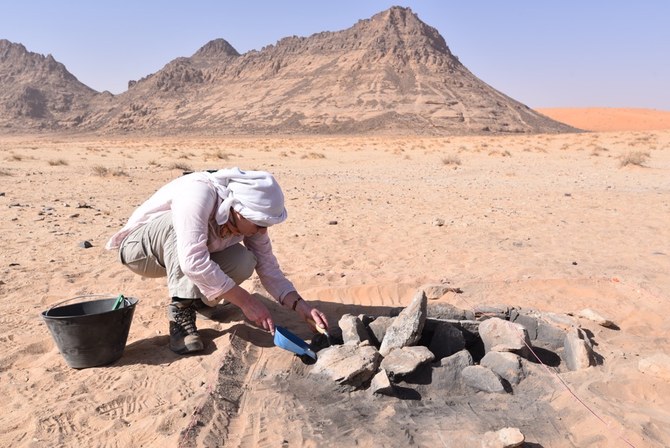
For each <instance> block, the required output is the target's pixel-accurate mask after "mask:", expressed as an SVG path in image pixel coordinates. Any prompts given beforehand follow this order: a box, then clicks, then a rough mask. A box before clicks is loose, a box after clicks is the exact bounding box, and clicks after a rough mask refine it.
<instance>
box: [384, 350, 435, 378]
mask: <svg viewBox="0 0 670 448" xmlns="http://www.w3.org/2000/svg"><path fill="white" fill-rule="evenodd" d="M433 359H435V356H434V355H433V353H432V352H431V351H430V350H428V348H427V347H424V346H422V345H416V346H413V347H401V348H395V349H393V350H391V352H390V353H389V354H388V355H386V357H385V358H384V359H383V360H382V362H381V365H380V367H381V368H382V369H384V370H386V372H388V375H389V377H390V378H391V380H392V381H396V380H398V379H400V378H402V377H403V376H405V375H408V374H410V373H412V372H414V371H415V370H416V369H417V368H418V367H419V366H421V365H422V364H425V363H427V362H429V361H432V360H433Z"/></svg>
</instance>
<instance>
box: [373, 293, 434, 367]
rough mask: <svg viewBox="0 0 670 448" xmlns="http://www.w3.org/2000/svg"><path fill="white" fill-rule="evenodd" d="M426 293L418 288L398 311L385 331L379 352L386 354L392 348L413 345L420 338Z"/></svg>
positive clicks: (424, 315)
mask: <svg viewBox="0 0 670 448" xmlns="http://www.w3.org/2000/svg"><path fill="white" fill-rule="evenodd" d="M427 302H428V298H427V297H426V293H425V292H423V291H421V290H419V291H418V292H417V293H416V294H415V295H414V298H413V299H412V302H411V303H410V304H409V305H408V306H407V308H405V309H404V310H402V311H401V312H400V314H399V315H398V316H397V317H396V318H395V319H394V320H393V323H392V324H391V326H390V327H389V328H388V330H387V331H386V335H385V336H384V339H383V340H382V343H381V347H380V348H379V353H381V355H382V356H386V355H388V354H389V353H390V352H391V350H393V349H394V348H400V347H407V346H411V345H415V344H416V343H417V342H418V341H419V339H420V338H421V331H423V326H424V324H425V322H426V305H427Z"/></svg>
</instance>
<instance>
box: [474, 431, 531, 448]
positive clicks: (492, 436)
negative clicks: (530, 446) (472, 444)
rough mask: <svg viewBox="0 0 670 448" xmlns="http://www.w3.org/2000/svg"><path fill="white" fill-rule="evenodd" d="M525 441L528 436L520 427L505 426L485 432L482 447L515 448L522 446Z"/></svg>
mask: <svg viewBox="0 0 670 448" xmlns="http://www.w3.org/2000/svg"><path fill="white" fill-rule="evenodd" d="M525 441H526V438H525V437H524V435H523V434H522V433H521V431H520V430H519V428H503V429H499V430H498V431H488V432H485V433H484V436H483V437H482V445H481V448H515V447H518V446H522V445H523V444H524V442H525Z"/></svg>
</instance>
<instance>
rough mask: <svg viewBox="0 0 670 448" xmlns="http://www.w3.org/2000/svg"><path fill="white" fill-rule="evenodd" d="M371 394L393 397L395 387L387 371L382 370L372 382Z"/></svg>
mask: <svg viewBox="0 0 670 448" xmlns="http://www.w3.org/2000/svg"><path fill="white" fill-rule="evenodd" d="M369 390H370V393H371V394H373V395H374V394H378V395H393V391H394V387H393V384H392V383H391V380H389V377H388V374H387V373H386V370H384V369H380V370H379V372H377V374H376V375H375V376H374V377H373V378H372V381H371V382H370V389H369Z"/></svg>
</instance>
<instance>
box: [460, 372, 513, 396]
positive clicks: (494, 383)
mask: <svg viewBox="0 0 670 448" xmlns="http://www.w3.org/2000/svg"><path fill="white" fill-rule="evenodd" d="M461 376H462V377H463V381H464V382H465V384H467V385H468V386H470V387H472V388H475V389H477V390H481V391H483V392H493V393H499V394H502V393H505V392H507V391H506V390H505V385H504V384H503V383H502V379H501V378H500V377H499V376H498V375H497V374H496V373H495V372H494V371H493V370H491V369H487V368H486V367H483V366H467V367H466V368H464V369H463V371H462V372H461Z"/></svg>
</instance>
